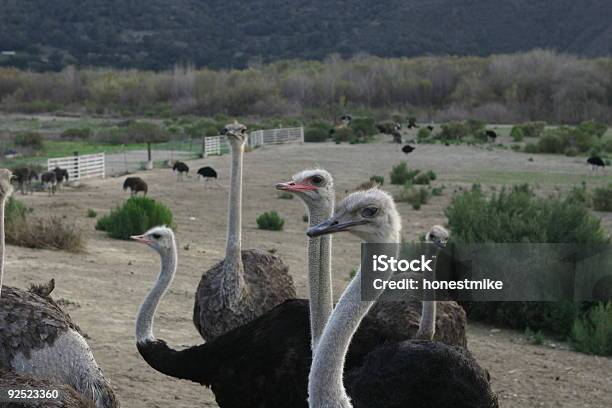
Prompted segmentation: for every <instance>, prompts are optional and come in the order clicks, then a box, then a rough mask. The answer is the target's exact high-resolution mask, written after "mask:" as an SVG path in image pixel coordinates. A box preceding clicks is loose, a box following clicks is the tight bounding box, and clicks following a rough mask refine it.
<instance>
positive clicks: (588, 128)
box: [578, 120, 608, 138]
mask: <svg viewBox="0 0 612 408" xmlns="http://www.w3.org/2000/svg"><path fill="white" fill-rule="evenodd" d="M578 129H579V130H580V131H582V132H584V133H586V134H589V135H591V136H595V137H598V138H601V137H602V136H603V135H604V133H606V130H608V125H606V124H605V123H602V122H597V121H595V120H588V121H586V122H582V123H581V124H580V125H578Z"/></svg>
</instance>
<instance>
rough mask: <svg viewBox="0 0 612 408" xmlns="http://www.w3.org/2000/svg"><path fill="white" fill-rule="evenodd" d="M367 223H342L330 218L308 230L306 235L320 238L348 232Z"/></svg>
mask: <svg viewBox="0 0 612 408" xmlns="http://www.w3.org/2000/svg"><path fill="white" fill-rule="evenodd" d="M367 223H368V221H367V220H357V221H346V222H342V223H341V222H339V221H338V220H336V219H334V218H330V219H328V220H325V221H323V222H322V223H320V224H319V225H315V226H314V227H311V228H308V230H307V231H306V235H308V236H309V237H310V238H314V237H319V236H321V235H327V234H333V233H335V232H340V231H347V230H349V229H350V228H351V227H354V226H356V225H363V224H367Z"/></svg>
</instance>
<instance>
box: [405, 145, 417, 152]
mask: <svg viewBox="0 0 612 408" xmlns="http://www.w3.org/2000/svg"><path fill="white" fill-rule="evenodd" d="M414 149H415V148H414V147H413V146H410V145H404V147H402V152H404V153H406V154H408V153H412V152H413V151H414Z"/></svg>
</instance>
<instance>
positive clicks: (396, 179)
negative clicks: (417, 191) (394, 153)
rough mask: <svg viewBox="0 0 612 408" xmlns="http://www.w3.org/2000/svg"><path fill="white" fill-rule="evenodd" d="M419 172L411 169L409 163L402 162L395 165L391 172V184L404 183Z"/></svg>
mask: <svg viewBox="0 0 612 408" xmlns="http://www.w3.org/2000/svg"><path fill="white" fill-rule="evenodd" d="M417 173H419V170H412V171H411V170H409V169H408V163H406V162H402V163H400V164H398V165H396V166H393V169H391V173H389V179H390V180H391V184H394V185H404V184H406V182H407V181H412V179H413V178H414V176H416V175H417Z"/></svg>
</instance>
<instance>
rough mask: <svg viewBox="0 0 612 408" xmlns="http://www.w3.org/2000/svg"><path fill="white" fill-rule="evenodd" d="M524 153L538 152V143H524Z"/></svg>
mask: <svg viewBox="0 0 612 408" xmlns="http://www.w3.org/2000/svg"><path fill="white" fill-rule="evenodd" d="M523 150H524V152H525V153H532V154H533V153H539V152H540V149H539V148H538V145H537V144H535V143H527V144H526V145H525V148H524V149H523Z"/></svg>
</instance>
